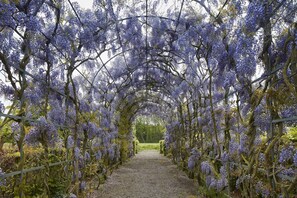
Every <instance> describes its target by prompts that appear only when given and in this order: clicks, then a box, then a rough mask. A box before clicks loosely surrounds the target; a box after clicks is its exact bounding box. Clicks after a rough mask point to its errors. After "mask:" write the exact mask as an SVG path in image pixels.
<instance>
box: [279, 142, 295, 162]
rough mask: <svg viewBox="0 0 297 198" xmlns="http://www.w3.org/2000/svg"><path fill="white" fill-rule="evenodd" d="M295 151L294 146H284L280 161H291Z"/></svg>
mask: <svg viewBox="0 0 297 198" xmlns="http://www.w3.org/2000/svg"><path fill="white" fill-rule="evenodd" d="M293 152H294V147H293V146H289V147H285V148H283V149H282V150H281V152H280V154H279V159H278V161H279V162H280V163H285V162H287V161H289V160H290V159H292V157H293Z"/></svg>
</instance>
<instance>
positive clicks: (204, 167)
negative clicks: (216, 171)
mask: <svg viewBox="0 0 297 198" xmlns="http://www.w3.org/2000/svg"><path fill="white" fill-rule="evenodd" d="M200 168H201V172H202V173H204V174H206V175H209V174H210V173H211V172H212V168H211V165H210V164H209V162H208V161H203V162H201V165H200Z"/></svg>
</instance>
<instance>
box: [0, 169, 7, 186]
mask: <svg viewBox="0 0 297 198" xmlns="http://www.w3.org/2000/svg"><path fill="white" fill-rule="evenodd" d="M4 175H5V173H4V172H3V171H2V169H1V168H0V187H1V186H4V185H5V183H6V181H5V179H4Z"/></svg>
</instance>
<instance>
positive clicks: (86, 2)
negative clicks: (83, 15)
mask: <svg viewBox="0 0 297 198" xmlns="http://www.w3.org/2000/svg"><path fill="white" fill-rule="evenodd" d="M75 1H76V2H77V3H79V5H80V6H81V7H83V8H85V9H88V8H90V9H91V8H92V6H93V0H75Z"/></svg>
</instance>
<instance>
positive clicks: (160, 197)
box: [89, 150, 197, 198]
mask: <svg viewBox="0 0 297 198" xmlns="http://www.w3.org/2000/svg"><path fill="white" fill-rule="evenodd" d="M89 197H91V198H97V197H98V198H99V197H100V198H194V197H197V185H196V184H195V182H194V181H193V180H191V179H189V178H188V177H187V175H186V174H185V173H184V172H182V171H181V170H179V169H178V168H177V166H176V165H174V164H173V163H172V162H171V161H170V160H169V159H168V158H166V157H164V156H162V155H160V154H159V153H158V151H156V150H149V151H142V152H140V153H139V154H137V155H136V156H135V157H134V158H132V159H131V160H130V161H129V162H127V163H125V164H124V165H122V166H120V168H119V169H117V170H115V171H114V172H113V173H112V175H111V176H110V177H109V178H108V179H107V181H106V183H105V184H103V185H101V186H100V187H99V190H96V191H94V192H92V194H91V195H90V196H89Z"/></svg>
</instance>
